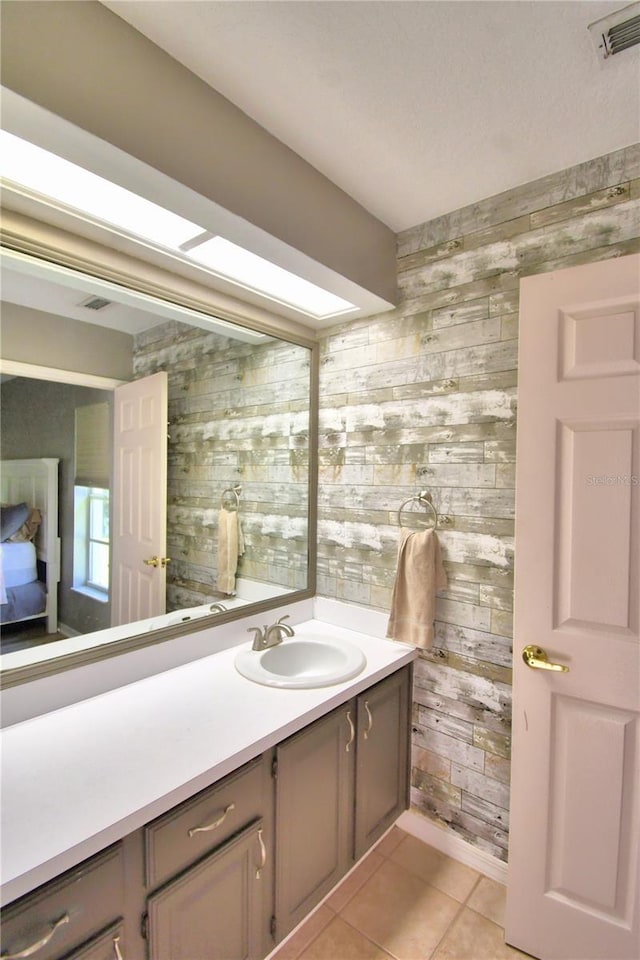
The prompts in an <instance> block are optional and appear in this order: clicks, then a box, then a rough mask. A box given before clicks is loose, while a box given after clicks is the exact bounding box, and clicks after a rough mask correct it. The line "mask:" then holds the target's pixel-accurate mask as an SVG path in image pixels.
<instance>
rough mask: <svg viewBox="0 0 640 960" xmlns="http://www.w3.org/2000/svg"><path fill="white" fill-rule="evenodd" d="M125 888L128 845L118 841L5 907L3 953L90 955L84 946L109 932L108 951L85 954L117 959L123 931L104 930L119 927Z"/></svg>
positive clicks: (43, 957) (52, 957) (47, 958)
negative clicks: (117, 940) (116, 939)
mask: <svg viewBox="0 0 640 960" xmlns="http://www.w3.org/2000/svg"><path fill="white" fill-rule="evenodd" d="M124 888H125V882H124V855H123V847H122V844H121V843H118V844H116V845H115V846H113V847H110V848H109V849H107V850H105V851H104V852H103V853H101V854H99V855H98V856H96V857H92V858H91V859H90V860H87V861H85V862H84V863H82V864H80V865H79V866H78V867H74V869H73V870H70V871H69V872H68V873H65V874H63V875H62V876H60V877H58V878H57V879H56V880H53V881H52V882H51V883H48V884H46V885H45V886H43V887H40V888H39V889H38V890H35V891H34V892H33V893H31V894H29V895H28V896H26V897H23V898H22V899H21V900H19V901H17V903H15V904H12V905H11V906H9V907H6V908H5V909H4V910H3V911H2V957H3V958H5V957H6V958H10V957H27V956H33V957H34V958H36V960H62V958H63V957H64V958H65V960H67V958H68V960H71V958H73V960H76V957H78V958H82V960H85V953H84V952H83V951H84V950H85V949H90V948H91V944H92V943H93V944H94V945H95V944H96V937H97V938H98V940H102V939H103V935H104V936H106V937H107V951H106V954H105V953H104V951H103V952H102V953H100V952H98V953H93V952H90V953H88V954H87V955H86V956H87V957H90V958H91V960H94V958H95V960H101V958H102V957H103V956H105V955H106V956H107V957H109V958H111V960H118V957H117V953H116V947H115V946H114V943H113V936H118V934H114V935H112V936H111V938H110V940H109V935H108V933H105V931H106V930H107V928H113V929H115V928H116V927H117V926H118V924H119V921H120V918H121V917H122V916H123V913H124V910H125V907H126V904H125V903H124ZM91 949H92V948H91ZM96 949H97V950H98V949H100V950H101V949H102V947H100V948H98V947H96ZM109 951H110V952H109ZM123 954H124V951H123Z"/></svg>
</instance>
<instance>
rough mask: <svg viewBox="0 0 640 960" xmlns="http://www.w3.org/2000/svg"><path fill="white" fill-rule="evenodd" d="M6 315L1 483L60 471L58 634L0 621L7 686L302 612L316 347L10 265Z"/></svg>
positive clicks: (26, 262)
mask: <svg viewBox="0 0 640 960" xmlns="http://www.w3.org/2000/svg"><path fill="white" fill-rule="evenodd" d="M167 276H170V275H167ZM179 299H180V298H177V300H178V301H179ZM2 301H3V302H2V321H3V347H5V345H6V352H5V350H3V358H2V367H1V372H2V382H1V387H0V389H1V401H2V445H1V451H0V452H1V462H0V477H1V475H2V469H3V467H2V465H3V464H7V463H8V462H10V461H27V460H33V461H36V460H38V459H39V458H55V459H57V460H59V467H58V478H57V479H58V491H57V494H56V497H57V502H55V503H48V504H46V505H45V506H44V508H42V504H41V505H40V506H41V509H42V512H44V513H45V514H49V518H50V517H51V515H52V513H53V512H57V523H58V535H59V538H60V564H59V583H58V585H57V601H58V603H57V622H55V623H52V621H51V618H49V620H48V621H47V619H45V618H44V613H43V617H42V618H37V617H36V618H35V619H33V618H31V619H24V620H20V619H16V617H15V615H11V614H8V615H7V614H6V611H7V609H8V608H6V607H5V604H2V608H3V611H5V615H3V621H6V620H13V622H11V623H6V622H3V624H2V654H3V656H2V670H3V674H4V678H5V680H6V679H9V681H10V680H11V676H12V673H16V679H17V674H18V673H19V672H20V671H22V672H23V673H24V665H25V664H26V663H28V662H29V655H28V652H29V650H36V649H37V650H38V651H39V652H38V654H37V656H35V655H34V658H33V659H34V661H36V660H38V661H40V662H42V660H43V657H44V647H45V645H46V659H47V660H48V661H51V662H52V664H53V663H55V661H56V659H57V658H59V657H61V656H64V657H65V660H68V654H69V653H70V652H73V651H76V650H77V651H80V650H86V649H87V648H92V649H96V650H102V649H103V648H104V653H105V655H107V654H111V653H113V652H114V647H115V646H117V645H121V644H122V643H123V641H125V640H127V639H130V638H133V637H135V638H137V640H138V644H139V641H140V638H142V637H144V638H145V642H154V640H156V639H163V638H165V636H167V631H168V630H173V631H174V632H176V633H177V634H180V633H184V632H185V631H186V630H188V629H193V628H199V627H203V626H210V625H211V624H212V623H213V622H215V619H218V620H220V621H224V622H226V621H227V620H229V619H233V618H234V617H238V616H243V615H245V614H246V613H247V612H249V611H253V610H262V609H268V608H269V607H271V606H275V605H278V604H280V603H282V601H283V598H285V597H286V598H291V599H298V598H302V597H303V596H309V595H311V593H312V592H313V583H312V579H313V551H312V549H311V545H312V544H313V538H312V537H311V538H310V530H311V526H312V524H313V523H314V521H315V518H314V516H313V514H314V511H313V495H312V490H313V482H314V476H315V471H314V468H313V457H314V456H315V452H314V447H313V442H312V441H313V437H314V435H315V433H314V431H315V425H314V418H315V408H316V405H315V402H314V400H313V398H312V384H314V383H315V376H314V372H313V371H314V366H315V365H316V364H317V357H316V348H315V345H314V344H313V343H312V342H310V341H309V342H304V341H303V339H302V338H299V339H298V340H296V338H295V337H294V336H293V335H287V336H279V335H277V336H276V335H274V334H273V332H271V331H267V332H262V331H260V330H256V329H249V328H244V327H242V326H240V325H238V324H236V323H231V322H229V321H227V320H224V319H220V318H219V317H214V316H209V315H208V314H206V313H205V312H203V311H202V310H194V309H193V308H192V307H191V306H186V305H185V304H182V303H180V302H176V303H169V302H167V301H166V300H164V299H158V298H156V297H152V296H149V295H147V294H140V293H138V292H134V291H132V290H131V289H127V288H125V287H123V286H119V285H117V284H115V283H113V282H106V281H105V280H104V279H103V278H99V277H98V278H93V277H90V276H87V275H86V274H81V273H79V272H78V271H74V270H70V269H69V268H66V267H62V266H59V265H52V264H48V263H46V262H45V261H43V260H38V259H36V258H33V257H29V256H25V255H24V254H21V253H14V252H5V254H3V257H2ZM47 340H48V341H49V342H50V344H51V351H50V354H51V358H52V359H51V361H50V363H51V365H50V366H48V365H46V364H43V363H42V359H41V358H42V356H43V355H47V348H46V341H47ZM29 345H31V346H30V347H29ZM54 345H55V347H54ZM83 355H84V356H86V357H87V358H88V361H89V362H88V363H87V365H86V366H87V368H86V369H82V366H83V364H82V363H81V358H82V356H83ZM16 356H19V357H20V358H21V359H20V360H15V359H14V358H15V357H16ZM25 356H28V357H29V360H31V358H32V357H33V360H34V362H25V360H24V357H25ZM102 371H103V372H102ZM147 384H151V385H152V386H153V389H154V390H155V387H156V384H159V385H160V393H159V394H156V393H154V394H153V395H152V394H151V393H150V392H149V391H148V390H147V387H146V385H147ZM131 389H134V390H135V391H138V393H136V395H135V400H134V401H131V400H130V395H131V394H130V392H129V393H127V392H126V391H131ZM149 389H151V388H149ZM140 390H142V393H140V392H139V391H140ZM120 391H123V394H122V395H123V396H124V397H125V400H124V401H122V400H121V401H119V400H118V398H119V396H120ZM165 403H166V408H165V407H164V406H163V404H165ZM136 405H137V406H136ZM134 408H135V409H137V410H138V412H139V413H140V415H141V418H142V419H141V421H140V422H138V423H137V424H134V422H133V414H132V410H134ZM152 408H153V410H154V417H155V422H156V426H155V428H154V429H155V433H154V434H153V438H152V439H151V440H150V439H149V436H150V434H149V428H150V423H151V419H152V418H151V417H150V416H149V417H148V416H147V415H148V414H149V411H150V410H151V409H152ZM134 427H135V428H136V429H137V430H138V433H137V434H136V436H137V439H136V441H135V442H136V444H137V446H135V445H134V446H132V445H131V441H130V436H131V434H132V432H133V431H134ZM141 438H142V439H141ZM5 472H8V468H7V470H6V471H5ZM26 499H28V497H27V498H26ZM136 503H137V505H138V507H137V510H133V505H134V504H136ZM28 506H32V505H31V504H28ZM132 538H133V539H132ZM134 540H135V541H136V542H135V543H134V542H133V541H134ZM34 544H35V551H34V556H35V554H38V556H37V560H38V561H40V562H39V563H38V564H37V565H36V567H35V568H34V570H35V576H36V578H38V579H41V580H42V579H45V577H44V574H43V563H44V562H45V561H44V560H43V557H42V555H41V551H40V550H39V541H38V540H37V539H34ZM44 570H45V572H46V567H45V568H44ZM25 576H26V577H27V578H31V577H32V576H33V571H31V572H26V573H25ZM49 589H51V586H50V587H49ZM158 631H159V632H158ZM71 660H73V657H72V658H71ZM69 665H72V664H69ZM20 678H21V679H28V676H26V675H25V676H24V677H23V676H22V673H20Z"/></svg>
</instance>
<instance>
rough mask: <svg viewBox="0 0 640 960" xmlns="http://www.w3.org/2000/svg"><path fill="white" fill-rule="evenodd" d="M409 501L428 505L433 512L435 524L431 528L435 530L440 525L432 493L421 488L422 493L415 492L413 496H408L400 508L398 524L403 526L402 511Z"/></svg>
mask: <svg viewBox="0 0 640 960" xmlns="http://www.w3.org/2000/svg"><path fill="white" fill-rule="evenodd" d="M408 503H418V504H420V506H423V507H428V508H429V510H431V513H432V514H433V524H432V525H431V526H430V527H429V529H430V530H435V528H436V527H437V526H438V511H437V510H436V508H435V506H434V505H433V500H432V499H431V494H430V493H429V491H428V490H421V491H420V493H417V494H415V495H414V496H413V497H407V499H406V500H404V501H403V502H402V503H401V504H400V506H399V508H398V526H399V527H401V526H402V520H401V516H400V515H401V513H402V511H403V510H404V508H405V507H406V505H407V504H408Z"/></svg>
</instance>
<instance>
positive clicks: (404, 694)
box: [355, 667, 411, 859]
mask: <svg viewBox="0 0 640 960" xmlns="http://www.w3.org/2000/svg"><path fill="white" fill-rule="evenodd" d="M410 679H411V671H410V668H409V667H407V668H405V669H404V670H399V671H398V672H397V673H394V674H393V675H392V676H391V677H388V678H387V679H386V680H382V681H381V682H380V683H378V684H376V685H375V686H374V687H372V688H371V689H370V690H367V691H365V692H364V693H362V694H360V696H359V697H358V701H357V703H358V740H357V749H356V801H355V857H356V859H358V858H359V857H361V856H362V854H363V853H365V852H366V850H368V849H369V847H370V846H371V845H372V844H373V843H375V841H376V840H377V839H378V838H379V837H381V836H382V834H383V833H384V831H385V830H386V829H387V828H388V827H390V826H391V824H392V823H393V822H394V820H396V819H397V817H398V816H399V815H400V814H401V813H402V811H403V810H406V809H407V807H408V793H409V684H410Z"/></svg>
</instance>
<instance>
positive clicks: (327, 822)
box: [276, 702, 355, 940]
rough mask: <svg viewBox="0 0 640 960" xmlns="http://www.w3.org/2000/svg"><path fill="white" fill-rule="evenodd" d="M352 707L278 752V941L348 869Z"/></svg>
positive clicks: (336, 714)
mask: <svg viewBox="0 0 640 960" xmlns="http://www.w3.org/2000/svg"><path fill="white" fill-rule="evenodd" d="M354 709H355V704H354V702H351V703H350V704H346V705H345V706H344V707H340V708H339V709H337V710H334V711H333V712H332V713H330V714H329V715H328V716H327V717H324V718H323V719H321V720H318V721H317V722H316V723H314V724H312V725H311V726H310V727H307V728H306V729H305V730H303V731H302V732H301V733H299V734H296V735H295V736H294V737H291V739H289V740H287V741H285V742H284V743H283V744H281V745H280V746H279V747H278V750H277V763H278V768H277V769H278V774H277V781H276V782H277V795H276V842H277V849H278V858H277V866H276V930H277V939H278V940H279V939H281V938H282V937H283V936H285V935H286V934H287V933H289V931H290V930H292V929H293V927H294V926H295V925H296V924H297V923H299V922H300V920H302V918H303V917H304V916H305V915H306V914H307V913H308V912H309V910H311V909H312V908H313V907H314V906H315V905H316V904H317V903H318V902H319V901H320V900H321V899H322V897H323V896H324V895H325V894H326V893H328V891H329V890H330V889H331V887H333V886H334V885H335V884H336V883H337V882H338V880H340V879H341V877H342V876H343V875H344V874H345V873H346V872H347V870H348V869H349V868H350V866H351V865H352V863H353V861H352V858H351V850H352V846H353V840H352V838H353V820H352V811H353V775H354V756H355V714H354Z"/></svg>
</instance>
